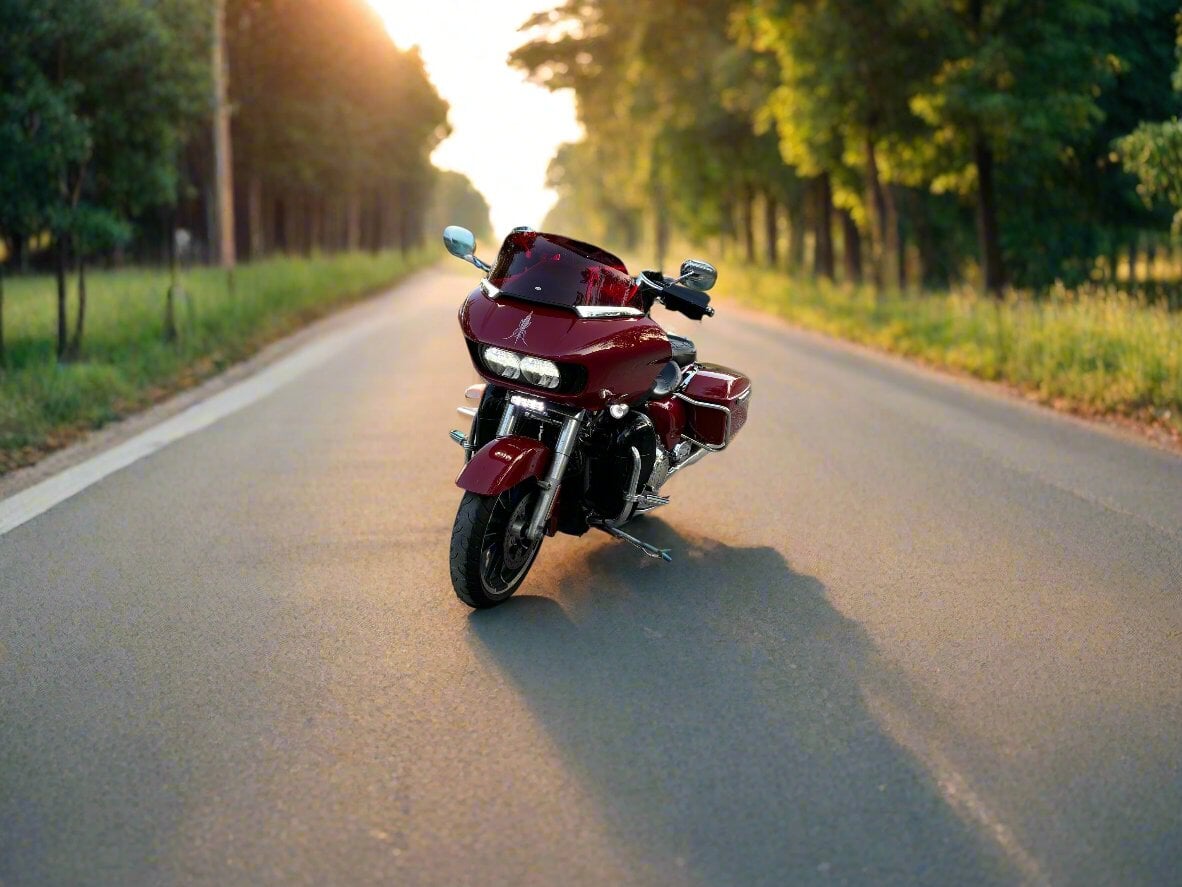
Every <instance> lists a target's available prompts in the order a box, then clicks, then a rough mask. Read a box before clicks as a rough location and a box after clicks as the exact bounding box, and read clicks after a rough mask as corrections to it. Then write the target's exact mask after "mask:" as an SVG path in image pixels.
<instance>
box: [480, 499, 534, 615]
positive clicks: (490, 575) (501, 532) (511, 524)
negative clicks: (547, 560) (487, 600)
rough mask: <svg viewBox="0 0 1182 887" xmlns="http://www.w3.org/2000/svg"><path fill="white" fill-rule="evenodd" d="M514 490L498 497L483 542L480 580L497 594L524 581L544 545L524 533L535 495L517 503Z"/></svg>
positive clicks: (489, 590)
mask: <svg viewBox="0 0 1182 887" xmlns="http://www.w3.org/2000/svg"><path fill="white" fill-rule="evenodd" d="M512 492H513V491H509V492H507V493H503V494H501V495H500V496H499V497H497V501H496V504H495V505H494V506H493V511H492V514H491V515H490V517H489V522H488V525H487V526H486V527H485V531H484V537H483V538H482V539H481V542H480V581H481V584H483V585H484V588H485V591H487V592H488V593H489V594H491V595H494V596H495V595H501V594H505V593H507V592H508V591H509V589H511V588H513V587H514V586H515V585H516V584H517V583H518V582H519V581H520V580H521V577H522V576H524V575H525V572H526V570H528V569H529V567H530V564H531V563H532V562H533V556H534V554H535V553H536V552H537V550H538V546H539V545H540V544H541V539H538V540H537V541H531V540H530V539H528V538H526V535H525V528H526V525H527V524H528V523H529V518H530V515H531V514H532V513H533V508H532V504H533V502H534V501H535V498H536V497H535V496H532V495H527V496H523V497H521V498H520V499H519V500H518V501H516V502H515V501H513V496H512Z"/></svg>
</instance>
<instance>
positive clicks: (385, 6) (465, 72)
mask: <svg viewBox="0 0 1182 887" xmlns="http://www.w3.org/2000/svg"><path fill="white" fill-rule="evenodd" d="M370 2H371V3H372V4H373V5H374V7H376V8H377V10H378V12H379V13H381V15H382V17H383V18H384V19H385V21H386V26H387V29H388V30H389V31H390V34H391V36H392V37H393V38H394V42H395V43H397V44H398V45H399V46H400V47H402V48H403V49H407V48H409V47H411V46H415V45H417V46H418V47H419V49H420V51H421V52H422V55H423V61H424V62H425V63H426V66H427V73H428V74H429V75H430V77H431V81H432V82H433V83H434V84H435V88H436V89H438V90H439V92H440V94H441V95H442V96H443V98H444V99H446V100H447V102H448V104H450V105H451V111H450V114H449V120H450V122H451V127H452V134H451V136H450V137H448V139H447V140H446V141H444V142H443V143H442V144H441V145H440V146H439V147H438V148H437V149H436V150H435V153H434V154H433V155H432V160H433V161H434V162H435V164H436V166H439V167H441V168H443V169H454V170H457V171H459V172H462V173H464V174H465V175H467V176H468V177H469V178H470V179H471V180H472V181H473V183H475V185H476V187H477V188H479V189H480V191H481V193H483V194H484V196H485V197H486V198H487V199H488V202H489V204H490V205H491V207H492V222H493V229H494V232H495V234H496V237H497V240H498V243H499V241H500V238H502V237H504V236H505V234H507V233H508V231H509V229H510V228H513V227H516V226H517V225H530V226H532V227H540V226H541V224H542V219H543V217H544V216H545V215H546V212H547V211H548V210H549V209H550V207H551V206H553V205H554V201H555V199H556V195H555V194H554V193H553V192H552V191H550V190H549V189H547V188H546V167H547V166H548V165H549V163H550V158H552V157H553V156H554V151H555V149H556V148H557V147H558V146H559V145H560V144H562V143H563V142H570V141H576V140H577V139H578V138H579V136H580V135H581V129H580V127H579V124H578V122H577V120H576V117H575V100H574V94H573V93H572V92H570V91H569V90H564V91H562V92H557V93H552V92H550V91H549V90H546V89H543V88H542V87H540V86H535V85H533V84H531V83H528V82H526V79H525V76H524V75H523V74H521V73H519V72H517V71H516V70H514V69H512V68H510V67H509V65H508V63H507V59H508V56H509V53H510V52H511V51H512V50H514V49H516V48H517V47H518V46H519V45H521V43H523V42H524V40H525V38H524V36H523V35H522V34H521V33H520V32H519V31H518V30H517V29H518V28H519V27H520V26H521V23H522V22H524V21H525V20H526V19H527V18H529V16H530V15H531V14H533V13H534V12H538V11H542V10H546V9H551V8H553V7H554V6H556V5H558V4H557V0H553V2H551V0H370Z"/></svg>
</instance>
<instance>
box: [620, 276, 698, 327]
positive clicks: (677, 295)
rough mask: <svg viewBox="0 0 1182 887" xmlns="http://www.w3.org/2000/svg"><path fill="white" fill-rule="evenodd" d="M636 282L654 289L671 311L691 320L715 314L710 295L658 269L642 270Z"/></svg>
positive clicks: (657, 296) (656, 295) (657, 297)
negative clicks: (671, 277)
mask: <svg viewBox="0 0 1182 887" xmlns="http://www.w3.org/2000/svg"><path fill="white" fill-rule="evenodd" d="M658 281H659V282H658ZM636 282H637V283H638V284H641V285H646V286H648V287H649V288H650V289H652V290H653V291H654V292H655V298H656V299H659V300H660V301H661V303H662V304H664V306H665V307H666V308H668V309H669V310H670V311H677V312H679V313H681V314H684V315H685V316H686V317H688V318H689V319H690V320H701V319H702V318H703V317H713V316H714V309H713V308H711V307H710V296H708V295H707V294H706V293H704V292H702V291H701V290H696V289H693V288H691V287H688V286H680V285H678V284H676V283H673V282H672V281H671V280H669V279H668V278H667V277H665V276H664V275H663V274H660V273H659V272H656V271H642V272H640V274H639V275H638V276H637V278H636Z"/></svg>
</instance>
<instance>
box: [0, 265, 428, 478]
mask: <svg viewBox="0 0 1182 887" xmlns="http://www.w3.org/2000/svg"><path fill="white" fill-rule="evenodd" d="M432 256H434V253H432ZM428 261H430V258H429V257H428V255H427V254H425V253H424V254H422V255H410V256H402V255H401V254H399V253H396V252H386V253H378V254H369V253H353V254H339V255H325V256H313V257H310V258H294V257H293V258H275V259H268V260H266V261H261V262H255V263H251V264H247V265H241V266H239V267H238V269H237V270H236V271H235V273H234V279H233V291H232V292H231V289H230V286H229V279H228V277H227V275H226V273H225V272H224V271H221V270H219V269H215V268H196V269H192V270H187V271H185V272H183V273H182V275H181V287H182V289H183V290H184V293H185V294H186V295H184V296H182V297H180V298H179V299H178V300H177V304H176V317H177V327H178V331H179V338H178V340H177V341H174V342H167V341H165V338H164V306H165V293H166V292H167V290H168V283H169V277H168V272H167V271H166V270H163V269H130V270H119V271H103V272H92V273H90V274H88V275H87V294H88V297H87V315H86V333H85V337H84V340H83V346H82V354H81V357H80V359H78V360H76V361H73V362H70V363H65V364H59V363H58V362H57V360H56V359H55V357H54V331H55V323H56V320H55V318H56V307H55V306H56V302H55V292H56V290H55V287H54V282H53V278H52V277H49V276H36V277H18V278H8V279H6V280H5V282H4V286H5V333H6V334H5V339H6V342H7V345H8V360H7V366H6V367H5V368H4V369H3V370H2V371H0V473H3V472H5V471H9V470H12V469H13V468H17V467H19V466H21V465H24V464H28V463H31V462H33V461H35V460H36V459H37V458H38V457H39V456H40V455H42V454H43V453H44V452H46V451H47V450H51V449H54V448H57V447H59V446H62V445H64V444H66V443H68V442H69V441H70V440H72V439H74V438H76V437H77V436H78V435H79V434H81V433H83V432H85V431H86V430H89V429H93V428H98V427H99V426H101V425H103V424H105V423H107V422H110V421H112V420H114V419H118V418H120V417H122V416H126V415H128V414H130V413H132V412H135V411H137V410H140V409H143V408H144V407H146V406H148V405H150V404H152V403H154V402H156V401H158V400H161V399H162V398H164V397H166V396H167V395H168V394H171V393H173V392H175V391H177V390H180V389H182V388H186V387H189V386H191V385H194V384H196V383H197V382H199V381H201V380H202V379H204V378H207V377H208V376H210V375H213V374H215V373H217V372H218V371H219V370H221V369H223V368H225V367H227V366H229V365H231V364H233V363H236V362H238V361H240V360H242V359H244V358H246V357H248V356H250V355H251V354H253V353H254V352H255V351H257V350H258V349H259V348H261V347H262V346H263V345H265V344H267V343H268V342H271V341H274V340H275V339H277V338H280V337H281V336H283V335H285V334H287V333H289V332H291V331H293V330H295V329H297V328H299V327H300V326H303V325H304V324H307V323H308V322H310V321H311V320H313V319H315V318H317V317H320V316H322V315H324V314H327V313H328V312H329V311H331V310H332V309H334V308H336V307H339V306H341V305H343V304H346V303H348V302H351V301H355V300H357V299H359V298H361V297H363V296H365V295H367V294H369V293H372V292H374V291H375V290H377V289H379V288H381V287H384V286H387V285H389V284H391V283H393V282H394V281H395V280H397V279H399V278H400V277H402V276H404V275H405V274H407V273H409V272H410V271H413V270H415V269H416V268H419V267H422V266H423V265H425V264H427V263H428ZM72 290H73V286H71V305H72V306H73V304H74V294H73V292H72ZM72 310H73V309H72ZM72 322H73V319H72V316H71V324H72Z"/></svg>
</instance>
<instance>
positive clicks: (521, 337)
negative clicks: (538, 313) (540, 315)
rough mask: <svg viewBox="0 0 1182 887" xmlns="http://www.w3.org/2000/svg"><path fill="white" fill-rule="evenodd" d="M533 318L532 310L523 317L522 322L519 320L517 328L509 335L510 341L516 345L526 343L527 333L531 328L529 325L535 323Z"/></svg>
mask: <svg viewBox="0 0 1182 887" xmlns="http://www.w3.org/2000/svg"><path fill="white" fill-rule="evenodd" d="M533 320H534V313H533V312H532V311H531V312H530V313H529V314H527V315H526V316H525V317H523V318H522V319H521V320H520V322H518V324H517V329H515V330H513V332H512V333H511V334H510V336H509V341H510V342H512V343H513V344H514V345H524V344H525V334H526V332H527V331H528V330H529V325H530V324H531V323H533Z"/></svg>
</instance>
